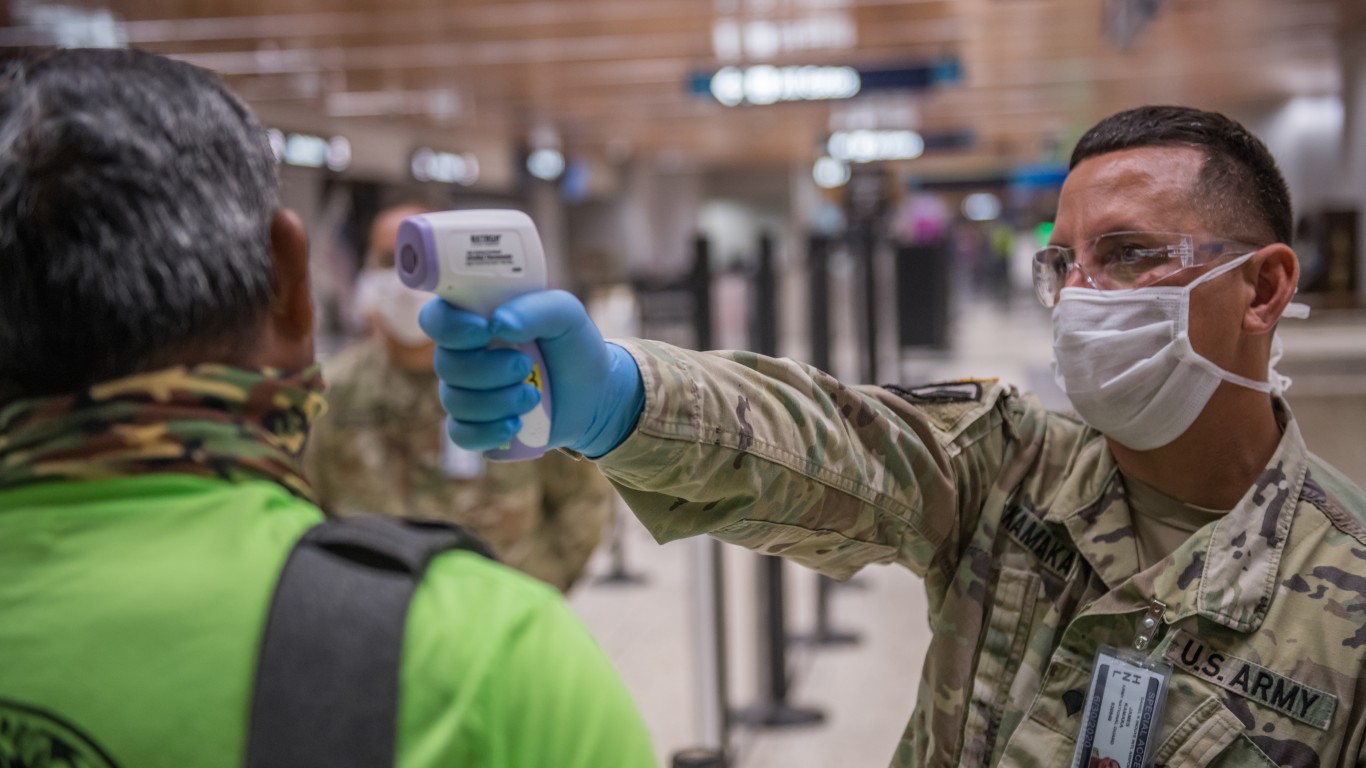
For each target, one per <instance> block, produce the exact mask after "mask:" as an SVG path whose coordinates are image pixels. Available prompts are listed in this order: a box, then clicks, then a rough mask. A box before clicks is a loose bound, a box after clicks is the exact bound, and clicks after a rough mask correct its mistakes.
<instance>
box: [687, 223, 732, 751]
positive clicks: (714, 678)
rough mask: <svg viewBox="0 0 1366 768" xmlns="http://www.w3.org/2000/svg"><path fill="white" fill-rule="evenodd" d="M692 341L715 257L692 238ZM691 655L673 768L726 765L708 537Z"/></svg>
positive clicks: (722, 661) (699, 335)
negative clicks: (690, 694) (691, 727)
mask: <svg viewBox="0 0 1366 768" xmlns="http://www.w3.org/2000/svg"><path fill="white" fill-rule="evenodd" d="M693 255H694V260H693V272H692V276H691V279H690V280H689V282H690V284H691V285H690V287H691V289H692V290H691V293H692V294H693V323H694V325H693V330H694V334H693V340H694V343H695V344H696V347H697V349H701V350H706V349H711V347H712V315H711V257H710V248H709V245H708V242H707V239H706V238H704V237H698V238H697V239H696V240H695V241H694V249H693ZM688 545H689V546H690V547H691V551H690V553H689V558H688V559H689V563H690V564H691V567H690V571H691V574H692V578H691V579H690V583H691V585H692V589H691V591H690V595H691V601H690V602H691V613H692V625H693V659H694V660H695V662H696V667H695V672H696V685H695V688H694V691H695V693H694V713H695V717H696V718H697V736H696V740H697V743H698V745H699V746H698V747H697V748H693V749H686V750H683V751H682V752H679V753H677V754H675V755H674V757H673V766H674V768H725V767H726V765H727V753H728V752H729V749H730V746H729V745H730V708H729V703H728V702H727V700H726V697H727V693H726V689H727V683H726V681H727V668H726V624H725V619H726V602H725V591H724V589H725V572H724V570H723V568H722V561H721V543H720V542H718V541H716V540H715V539H713V538H711V537H709V536H698V537H695V538H693V539H692V540H691V541H690V542H689V544H688Z"/></svg>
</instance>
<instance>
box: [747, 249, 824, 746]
mask: <svg viewBox="0 0 1366 768" xmlns="http://www.w3.org/2000/svg"><path fill="white" fill-rule="evenodd" d="M754 297H755V307H754V308H755V312H754V320H755V324H754V331H755V332H754V344H753V349H754V351H755V352H758V353H759V354H762V355H770V356H771V355H774V354H776V353H777V348H778V296H777V279H776V277H775V275H774V271H773V237H772V236H771V235H768V234H765V235H763V236H762V237H761V238H760V240H759V269H758V272H757V273H756V274H755V290H754ZM758 582H759V602H758V604H759V606H760V611H759V613H758V620H759V627H758V629H759V656H758V658H759V664H758V667H759V675H760V680H759V701H758V702H757V703H755V704H754V705H753V706H750V707H747V708H745V709H743V710H741V711H739V712H737V713H736V716H735V719H736V721H737V722H739V723H743V724H745V725H750V726H755V727H787V726H798V725H814V724H816V723H820V722H822V721H823V720H825V714H824V713H822V712H821V711H820V710H816V709H803V708H799V707H794V706H792V705H791V704H790V703H788V700H787V699H788V692H789V690H788V689H789V682H790V681H789V679H788V671H787V626H786V624H787V621H786V615H785V611H784V606H783V597H784V596H783V560H782V558H780V557H773V556H764V557H761V558H759V573H758Z"/></svg>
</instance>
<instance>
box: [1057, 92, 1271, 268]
mask: <svg viewBox="0 0 1366 768" xmlns="http://www.w3.org/2000/svg"><path fill="white" fill-rule="evenodd" d="M1181 146H1185V147H1192V148H1194V149H1198V150H1200V151H1202V152H1204V155H1205V164H1204V165H1203V166H1201V168H1200V176H1199V178H1198V180H1197V181H1196V185H1195V189H1193V190H1191V193H1192V197H1193V199H1194V201H1195V203H1196V204H1197V205H1199V206H1201V207H1203V208H1204V209H1205V213H1206V215H1207V216H1208V220H1209V222H1210V224H1211V225H1213V226H1215V227H1217V228H1218V229H1219V230H1222V231H1219V232H1217V234H1221V235H1223V236H1225V237H1231V238H1240V239H1242V238H1248V237H1256V238H1258V239H1259V242H1257V243H1254V244H1255V245H1265V244H1267V243H1268V242H1280V243H1289V242H1290V240H1291V237H1292V232H1293V226H1294V214H1293V211H1292V209H1291V204H1290V190H1289V188H1287V187H1286V184H1285V177H1284V176H1282V175H1281V169H1280V168H1279V167H1277V165H1276V160H1275V158H1273V157H1272V156H1271V152H1270V151H1269V150H1267V148H1266V145H1265V144H1263V143H1262V141H1261V139H1258V138H1257V137H1256V136H1253V135H1252V133H1251V132H1250V131H1248V130H1247V129H1246V128H1244V127H1243V126H1242V125H1241V124H1239V123H1238V122H1237V121H1235V120H1231V119H1229V118H1227V117H1225V116H1224V115H1221V114H1219V113H1217V112H1204V111H1201V110H1198V109H1191V108H1189V107H1159V106H1149V107H1139V108H1137V109H1130V110H1128V111H1125V112H1120V113H1118V114H1115V115H1111V116H1110V117H1107V118H1105V119H1104V120H1101V121H1100V122H1099V123H1096V125H1095V127H1093V128H1092V129H1091V130H1089V131H1087V132H1086V135H1085V136H1082V137H1081V141H1080V142H1079V143H1078V144H1077V148H1076V149H1075V150H1073V152H1072V162H1071V164H1070V167H1071V168H1076V167H1077V164H1078V163H1080V162H1081V161H1083V160H1086V159H1087V158H1091V157H1095V156H1097V155H1104V154H1108V153H1110V152H1118V151H1120V150H1124V149H1137V148H1139V147H1181Z"/></svg>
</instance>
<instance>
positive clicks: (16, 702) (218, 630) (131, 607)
mask: <svg viewBox="0 0 1366 768" xmlns="http://www.w3.org/2000/svg"><path fill="white" fill-rule="evenodd" d="M321 519H322V515H321V513H320V512H319V510H318V509H317V508H316V507H314V506H312V505H310V504H308V503H307V502H304V501H302V500H300V499H298V498H296V497H294V496H292V495H290V494H289V493H288V492H287V491H286V490H285V489H284V488H282V487H280V486H278V485H275V484H274V483H270V482H267V481H259V482H242V483H228V482H223V481H219V480H215V479H209V478H201V477H193V476H189V475H173V474H166V475H141V476H136V477H128V478H122V479H115V480H100V481H86V482H52V483H45V484H38V485H32V486H27V487H21V488H17V489H11V490H6V491H3V492H0V764H5V765H8V764H11V763H10V762H7V760H6V759H7V758H11V759H12V758H13V757H14V756H19V757H21V758H22V759H20V760H19V763H18V764H20V765H49V764H51V765H62V766H66V765H72V766H82V768H105V766H118V767H119V768H187V767H189V766H193V767H194V768H237V767H238V766H241V765H242V761H243V758H244V755H245V744H246V736H247V730H246V729H247V722H248V717H249V714H250V710H251V701H252V692H253V685H254V681H255V674H256V667H257V657H258V652H259V648H260V641H261V634H262V629H263V628H264V624H265V618H266V613H267V609H268V607H269V605H270V601H271V598H272V595H273V593H274V589H275V583H276V580H277V578H278V577H279V574H280V569H281V568H282V566H283V565H284V561H285V557H286V556H287V555H288V553H289V551H290V549H291V548H292V547H293V545H294V543H295V541H296V540H297V539H298V538H299V537H300V536H301V535H302V534H303V533H304V531H306V530H307V529H308V528H310V527H311V526H313V525H315V524H317V523H318V522H319V521H320V520H321ZM398 724H399V729H398V745H399V746H398V761H397V765H398V766H400V767H401V768H428V767H430V768H436V767H437V766H441V767H442V768H448V767H456V768H635V767H636V766H640V767H642V768H643V767H645V766H654V765H656V763H655V759H654V754H653V750H652V748H651V746H650V742H649V737H648V735H647V734H646V731H645V727H644V725H643V723H642V721H641V718H640V716H639V713H638V712H637V710H636V708H635V706H634V705H633V703H632V701H631V699H630V696H629V695H628V694H627V692H626V690H625V687H624V686H623V685H622V683H621V681H620V679H619V678H618V677H617V674H616V672H615V670H614V669H613V668H612V666H611V664H610V663H609V662H608V660H607V659H606V657H605V656H604V655H603V653H602V652H601V650H600V649H599V648H598V646H597V645H596V644H595V642H594V641H593V639H592V638H591V637H590V636H589V634H588V632H587V631H586V630H585V629H584V627H583V625H582V624H581V623H580V622H579V621H578V619H577V618H576V617H575V616H574V615H573V614H572V613H571V612H570V610H569V608H568V607H567V606H566V605H565V603H564V601H563V600H562V599H561V598H560V595H559V594H558V593H557V592H555V591H554V590H553V589H551V588H549V587H547V586H545V585H544V584H541V583H540V582H537V581H535V580H533V579H531V578H530V577H527V576H524V575H522V574H519V573H517V572H515V571H512V570H511V569H508V568H505V567H503V566H501V565H498V564H497V563H494V562H492V561H489V560H486V559H485V558H483V557H480V556H479V555H476V554H472V553H469V552H463V551H453V552H448V553H445V554H442V555H440V556H439V557H437V558H436V559H435V560H434V561H433V562H432V564H431V567H430V568H429V570H428V571H427V574H426V576H425V578H424V579H423V581H422V583H421V584H420V585H419V587H418V589H417V591H416V593H415V594H414V595H413V600H412V605H411V609H410V612H409V615H408V623H407V628H406V634H405V639H404V649H403V665H402V672H401V680H400V704H399V712H398ZM63 755H69V756H70V757H66V758H63V759H65V760H66V762H59V761H57V760H56V759H53V761H52V762H50V763H49V762H43V760H42V759H41V758H43V757H44V756H47V757H49V758H61V757H62V756H63ZM75 758H80V759H81V760H84V762H78V761H77V760H76V759H75ZM25 760H27V761H28V762H25Z"/></svg>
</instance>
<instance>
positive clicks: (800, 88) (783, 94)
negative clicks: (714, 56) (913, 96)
mask: <svg viewBox="0 0 1366 768" xmlns="http://www.w3.org/2000/svg"><path fill="white" fill-rule="evenodd" d="M962 80H963V65H962V63H961V62H960V61H959V60H958V59H957V58H955V57H945V58H942V59H933V60H930V61H926V62H923V63H919V64H912V65H909V66H900V67H885V68H869V69H855V68H854V67H844V66H788V67H775V66H771V65H768V64H760V65H755V66H751V67H724V68H722V69H720V70H718V71H716V72H695V73H693V74H692V76H690V77H689V78H688V81H687V87H688V90H689V91H690V92H691V93H695V94H698V95H710V96H712V97H714V98H715V99H716V100H717V101H719V102H721V103H722V104H725V105H726V106H728V107H733V106H737V105H739V104H773V103H776V102H780V101H814V100H827V99H849V98H853V97H854V96H856V95H858V94H860V93H867V92H869V91H924V90H928V89H931V88H934V87H937V86H940V85H951V84H954V83H960V82H962Z"/></svg>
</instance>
